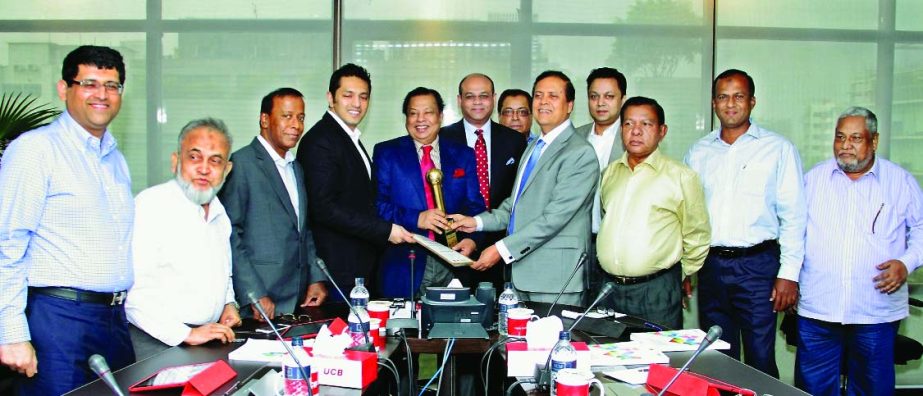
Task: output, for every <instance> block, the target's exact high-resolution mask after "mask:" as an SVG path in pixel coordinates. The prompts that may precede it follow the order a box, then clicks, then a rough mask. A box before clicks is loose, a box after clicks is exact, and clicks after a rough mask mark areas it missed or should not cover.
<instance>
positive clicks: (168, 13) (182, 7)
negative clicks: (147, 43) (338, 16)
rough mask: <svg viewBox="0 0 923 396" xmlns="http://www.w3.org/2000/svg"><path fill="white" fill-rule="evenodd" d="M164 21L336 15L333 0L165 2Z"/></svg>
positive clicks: (177, 0) (309, 17) (321, 17)
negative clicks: (331, 0)
mask: <svg viewBox="0 0 923 396" xmlns="http://www.w3.org/2000/svg"><path fill="white" fill-rule="evenodd" d="M162 1H163V19H255V20H260V19H323V20H329V19H330V18H331V15H333V6H332V5H331V2H330V0H301V1H286V0H259V1H257V0H222V1H220V2H213V1H185V0H162Z"/></svg>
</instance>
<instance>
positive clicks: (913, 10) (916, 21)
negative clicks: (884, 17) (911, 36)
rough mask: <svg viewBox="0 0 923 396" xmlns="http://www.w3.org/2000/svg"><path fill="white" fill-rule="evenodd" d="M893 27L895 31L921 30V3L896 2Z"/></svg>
mask: <svg viewBox="0 0 923 396" xmlns="http://www.w3.org/2000/svg"><path fill="white" fill-rule="evenodd" d="M896 7H897V9H896V10H895V21H894V23H895V27H896V28H897V30H916V31H920V30H923V18H920V15H923V1H919V0H897V4H896Z"/></svg>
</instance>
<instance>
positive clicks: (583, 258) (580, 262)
mask: <svg viewBox="0 0 923 396" xmlns="http://www.w3.org/2000/svg"><path fill="white" fill-rule="evenodd" d="M585 262H586V252H583V253H582V254H580V258H579V259H577V266H575V267H574V272H571V273H570V278H567V282H564V286H561V291H560V292H558V296H557V297H555V298H554V301H552V302H551V306H550V307H548V313H546V314H545V316H551V310H552V309H554V306H555V305H556V304H557V303H558V300H560V299H561V296H563V295H564V290H566V289H567V285H569V284H570V281H571V280H573V279H574V275H577V270H579V269H580V267H583V263H585Z"/></svg>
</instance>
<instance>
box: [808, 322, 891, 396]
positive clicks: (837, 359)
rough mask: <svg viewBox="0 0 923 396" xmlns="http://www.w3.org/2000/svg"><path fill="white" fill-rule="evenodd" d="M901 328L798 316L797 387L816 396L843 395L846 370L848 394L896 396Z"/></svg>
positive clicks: (886, 324)
mask: <svg viewBox="0 0 923 396" xmlns="http://www.w3.org/2000/svg"><path fill="white" fill-rule="evenodd" d="M897 327H898V322H891V323H879V324H861V325H860V324H857V325H844V324H840V323H830V322H824V321H820V320H815V319H809V318H804V317H798V352H797V354H796V355H795V386H797V387H798V388H800V389H802V390H804V391H805V392H808V393H810V394H812V395H819V396H823V395H834V396H835V395H839V394H840V375H841V374H843V371H844V370H845V374H846V394H847V395H893V394H894V337H895V336H896V335H897ZM844 360H845V365H844Z"/></svg>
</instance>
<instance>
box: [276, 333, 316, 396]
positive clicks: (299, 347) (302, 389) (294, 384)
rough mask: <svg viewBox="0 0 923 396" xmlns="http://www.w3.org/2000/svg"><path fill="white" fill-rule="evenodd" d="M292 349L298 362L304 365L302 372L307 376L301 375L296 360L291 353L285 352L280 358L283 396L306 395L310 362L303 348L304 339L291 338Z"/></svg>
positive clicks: (308, 384) (308, 385)
mask: <svg viewBox="0 0 923 396" xmlns="http://www.w3.org/2000/svg"><path fill="white" fill-rule="evenodd" d="M292 351H293V352H295V355H297V357H298V362H301V364H302V365H303V366H304V374H307V375H308V378H306V377H305V376H304V375H302V372H301V368H300V367H298V362H296V361H295V358H294V357H292V355H289V354H285V357H284V358H282V375H283V377H284V378H285V396H308V387H310V386H311V384H310V376H311V375H312V373H311V365H310V364H311V363H310V357H309V356H308V352H306V351H305V350H304V341H303V340H302V339H301V337H294V338H292Z"/></svg>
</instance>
